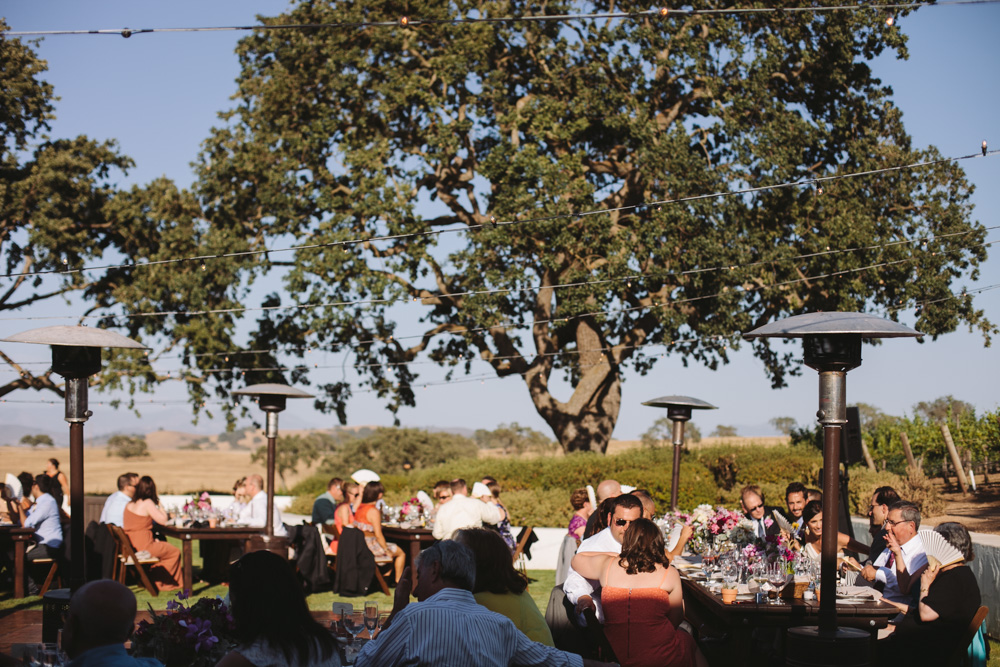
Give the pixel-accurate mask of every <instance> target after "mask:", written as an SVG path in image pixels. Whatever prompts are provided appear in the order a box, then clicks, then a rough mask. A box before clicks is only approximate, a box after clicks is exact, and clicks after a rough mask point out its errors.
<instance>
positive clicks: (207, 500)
mask: <svg viewBox="0 0 1000 667" xmlns="http://www.w3.org/2000/svg"><path fill="white" fill-rule="evenodd" d="M193 509H200V510H210V509H212V497H211V496H210V495H208V491H202V492H201V495H200V496H198V499H197V500H195V499H194V498H192V499H191V500H189V501H187V502H186V503H184V511H185V512H190V511H191V510H193Z"/></svg>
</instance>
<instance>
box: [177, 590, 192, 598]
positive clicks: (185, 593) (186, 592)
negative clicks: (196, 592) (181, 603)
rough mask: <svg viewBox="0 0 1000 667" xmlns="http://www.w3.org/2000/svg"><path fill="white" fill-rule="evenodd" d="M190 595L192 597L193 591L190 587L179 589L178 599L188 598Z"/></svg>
mask: <svg viewBox="0 0 1000 667" xmlns="http://www.w3.org/2000/svg"><path fill="white" fill-rule="evenodd" d="M189 597H191V591H190V589H185V590H183V591H177V599H178V600H187V599H188V598H189Z"/></svg>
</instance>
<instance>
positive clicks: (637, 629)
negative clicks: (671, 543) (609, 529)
mask: <svg viewBox="0 0 1000 667" xmlns="http://www.w3.org/2000/svg"><path fill="white" fill-rule="evenodd" d="M573 569H574V570H576V571H577V572H579V573H580V574H581V575H582V576H584V577H586V578H588V579H599V580H600V582H601V605H602V606H603V608H604V634H605V635H607V638H608V641H609V642H610V643H611V647H612V648H613V649H614V650H615V656H616V657H617V658H618V662H619V664H621V665H622V667H668V666H670V667H674V666H676V667H694V666H697V667H701V666H702V665H704V666H706V667H707V665H708V662H706V660H705V656H703V655H702V653H701V651H699V650H698V647H697V645H696V644H695V642H694V637H692V636H691V635H689V634H688V633H686V632H684V631H683V630H680V629H679V628H678V626H679V625H680V623H681V621H683V620H684V597H683V594H682V591H681V579H680V575H678V574H677V570H676V569H674V568H673V567H670V563H669V561H668V560H667V556H666V547H665V545H664V542H663V535H662V534H661V533H660V529H659V528H657V527H656V524H654V523H653V522H652V521H650V520H649V519H636V520H635V521H633V522H632V523H631V525H629V527H628V528H627V529H626V530H625V535H624V538H623V539H622V552H621V554H616V553H602V552H593V553H581V554H577V555H576V556H574V557H573Z"/></svg>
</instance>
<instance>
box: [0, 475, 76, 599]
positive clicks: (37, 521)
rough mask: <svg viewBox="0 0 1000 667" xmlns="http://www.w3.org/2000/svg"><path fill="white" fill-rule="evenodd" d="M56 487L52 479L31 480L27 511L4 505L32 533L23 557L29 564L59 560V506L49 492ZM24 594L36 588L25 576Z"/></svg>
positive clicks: (18, 504) (45, 477)
mask: <svg viewBox="0 0 1000 667" xmlns="http://www.w3.org/2000/svg"><path fill="white" fill-rule="evenodd" d="M57 485H58V482H57V481H56V480H55V479H53V478H51V477H49V476H48V475H46V474H45V473H42V474H41V475H38V476H37V477H35V479H34V481H33V482H32V484H31V486H30V487H28V488H30V494H31V497H32V498H34V499H35V503H34V505H33V506H32V507H31V509H29V510H25V509H24V508H23V507H22V505H21V504H20V503H17V502H14V501H11V500H8V501H7V509H8V510H9V511H10V513H11V516H12V517H13V516H16V517H17V518H18V522H19V523H20V524H21V525H22V526H23V527H25V528H34V529H35V535H34V537H33V538H32V540H33V541H34V547H32V548H30V549H29V550H28V552H27V553H26V554H25V555H24V560H25V561H27V562H29V563H30V562H31V561H34V560H41V559H45V558H54V559H58V558H59V557H60V556H61V552H62V545H63V531H62V524H61V523H60V520H59V516H60V514H59V505H58V504H57V503H56V499H55V498H53V497H52V490H53V488H55V487H56V486H57ZM25 495H27V494H25ZM12 559H13V558H12ZM28 594H29V595H38V586H37V584H36V583H35V582H34V580H32V579H31V576H30V575H29V576H28Z"/></svg>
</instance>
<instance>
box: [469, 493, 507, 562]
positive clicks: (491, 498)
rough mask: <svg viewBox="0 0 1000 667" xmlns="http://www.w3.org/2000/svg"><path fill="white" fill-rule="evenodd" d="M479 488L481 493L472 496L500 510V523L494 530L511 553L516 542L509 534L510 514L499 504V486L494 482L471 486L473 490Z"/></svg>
mask: <svg viewBox="0 0 1000 667" xmlns="http://www.w3.org/2000/svg"><path fill="white" fill-rule="evenodd" d="M480 486H482V487H483V489H480V491H482V492H483V493H481V494H477V493H473V496H475V497H477V498H479V499H480V500H481V501H483V502H484V503H490V504H491V505H496V507H497V509H498V510H500V521H498V522H497V527H496V529H497V532H498V533H500V537H502V538H503V541H504V543H506V545H507V548H508V549H510V550H511V552H513V551H514V549H515V548H516V547H517V541H516V540H514V534H513V533H511V532H510V512H508V511H507V508H506V507H504V506H503V503H501V502H500V485H499V484H498V483H497V482H495V481H494V482H489V483H486V482H478V483H476V484H474V485H473V489H479V487H480Z"/></svg>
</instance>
